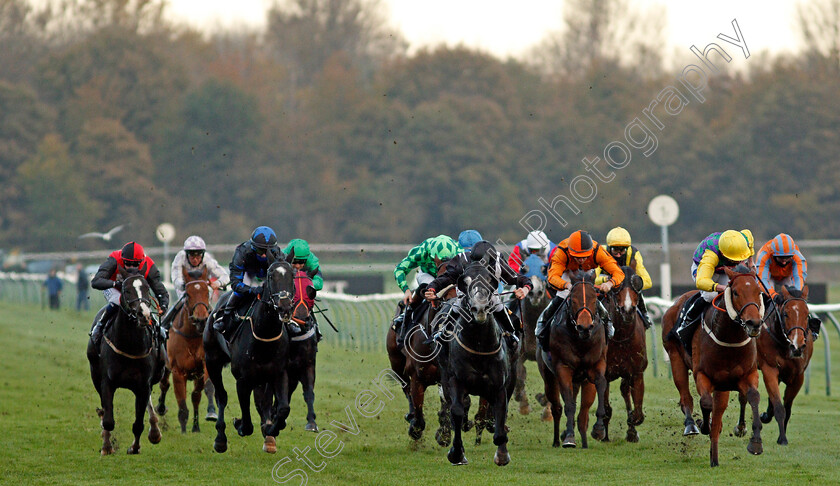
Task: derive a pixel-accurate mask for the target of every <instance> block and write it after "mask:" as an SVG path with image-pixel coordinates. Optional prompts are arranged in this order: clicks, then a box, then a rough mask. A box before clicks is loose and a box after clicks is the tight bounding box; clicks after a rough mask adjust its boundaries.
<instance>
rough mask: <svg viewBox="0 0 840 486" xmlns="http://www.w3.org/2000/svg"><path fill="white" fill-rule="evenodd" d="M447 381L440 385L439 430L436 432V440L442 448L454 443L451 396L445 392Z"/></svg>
mask: <svg viewBox="0 0 840 486" xmlns="http://www.w3.org/2000/svg"><path fill="white" fill-rule="evenodd" d="M444 383H446V382H445V381H443V380H441V384H440V385H438V394H439V395H440V410H439V411H438V429H437V432H435V440H436V441H437V443H438V445H439V446H441V447H446V446H448V445H449V442H451V441H452V422H451V421H450V419H449V408H450V403H449V396H448V395H447V394H446V393H445V392H444Z"/></svg>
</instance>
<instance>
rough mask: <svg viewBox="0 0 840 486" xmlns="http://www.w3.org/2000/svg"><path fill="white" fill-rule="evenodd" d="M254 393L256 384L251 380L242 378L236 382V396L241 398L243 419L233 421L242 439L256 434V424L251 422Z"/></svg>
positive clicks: (240, 407) (240, 406) (240, 405)
mask: <svg viewBox="0 0 840 486" xmlns="http://www.w3.org/2000/svg"><path fill="white" fill-rule="evenodd" d="M253 391H254V384H253V382H252V380H251V379H250V378H245V377H241V378H240V379H238V380H236V396H237V397H238V398H239V409H240V410H241V412H242V418H238V419H233V426H234V427H235V428H236V432H237V433H238V434H239V436H240V437H246V436H249V435H251V434H253V433H254V424H253V422H252V421H251V393H252V392H253Z"/></svg>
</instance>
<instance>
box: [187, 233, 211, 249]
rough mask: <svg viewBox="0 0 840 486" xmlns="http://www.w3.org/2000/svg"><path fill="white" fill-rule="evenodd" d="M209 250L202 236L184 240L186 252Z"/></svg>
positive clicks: (193, 236)
mask: <svg viewBox="0 0 840 486" xmlns="http://www.w3.org/2000/svg"><path fill="white" fill-rule="evenodd" d="M195 250H201V251H205V250H207V244H205V243H204V239H203V238H201V237H200V236H196V235H192V236H190V237H188V238H187V239H186V240H184V251H195Z"/></svg>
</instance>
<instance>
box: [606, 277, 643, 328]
mask: <svg viewBox="0 0 840 486" xmlns="http://www.w3.org/2000/svg"><path fill="white" fill-rule="evenodd" d="M621 270H622V271H623V272H624V281H623V282H621V285H620V286H619V287H617V288H614V289H612V290H611V291H610V293H611V298H612V300H613V304H614V305H615V308H616V309H617V310H618V313H619V314H620V315H621V317H622V321H624V322H628V321H631V320H632V319H633V318H634V317H635V315H636V308H637V307H638V305H639V299H640V296H639V295H640V294H639V293H640V292H641V291H642V287H644V281H643V280H642V277H640V276H639V275H637V274H636V271H635V270H633V269H632V268H631V267H627V266H623V267H621Z"/></svg>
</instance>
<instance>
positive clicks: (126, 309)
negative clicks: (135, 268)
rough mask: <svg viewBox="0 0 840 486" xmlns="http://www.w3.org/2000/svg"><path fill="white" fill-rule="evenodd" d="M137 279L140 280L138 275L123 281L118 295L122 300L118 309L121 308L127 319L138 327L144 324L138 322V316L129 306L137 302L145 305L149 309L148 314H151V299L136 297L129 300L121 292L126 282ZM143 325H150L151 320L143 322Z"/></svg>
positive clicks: (141, 296)
mask: <svg viewBox="0 0 840 486" xmlns="http://www.w3.org/2000/svg"><path fill="white" fill-rule="evenodd" d="M138 278H141V276H140V275H136V276H131V277H128V278H127V279H125V280H123V284H122V288H121V289H120V291H121V292H120V295H121V299H122V304H121V305H120V307H121V308H122V311H123V312H125V313H126V315H128V317H129V318H131V320H133V321H136V322H137V324H138V325H140V324H144V323H141V322H140V315H139V314H138V313H137V312H136V311H134V310H133V309H132V308H131V306H132V304H134V303H136V302H139V303H141V304H146V305H147V306H148V307H149V312H151V311H152V299H151V298H150V297H144V296H143V295H138V296H137V298H134V299H131V300H129V299H127V298H126V296H125V292H124V291H123V289H125V286H126V284H127V283H128V282H130V281H132V280H136V279H138ZM145 324H147V325H152V322H151V318H150V319H149V320H148V321H147V322H145Z"/></svg>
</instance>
